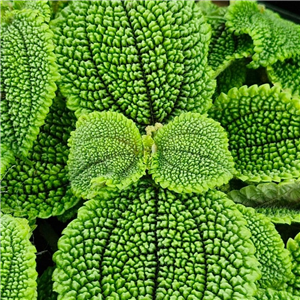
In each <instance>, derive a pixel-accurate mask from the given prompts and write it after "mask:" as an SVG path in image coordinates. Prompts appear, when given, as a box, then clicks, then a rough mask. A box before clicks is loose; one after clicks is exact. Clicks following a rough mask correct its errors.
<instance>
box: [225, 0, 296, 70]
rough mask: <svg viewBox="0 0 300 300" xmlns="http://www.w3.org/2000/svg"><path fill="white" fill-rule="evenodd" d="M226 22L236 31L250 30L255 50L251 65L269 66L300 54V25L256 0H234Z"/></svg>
mask: <svg viewBox="0 0 300 300" xmlns="http://www.w3.org/2000/svg"><path fill="white" fill-rule="evenodd" d="M226 19H227V20H228V21H227V23H226V25H227V27H228V28H229V30H230V31H231V32H234V33H235V34H239V35H242V34H249V35H250V36H251V38H252V39H253V43H254V52H255V54H254V55H253V56H252V60H253V61H252V62H251V63H250V64H249V66H251V67H253V68H258V67H259V66H264V67H266V66H269V65H272V64H274V63H275V62H277V61H283V60H285V59H288V58H291V57H294V56H295V55H297V54H298V55H299V54H300V26H299V25H296V24H294V23H293V22H290V21H287V20H284V19H281V18H280V17H279V15H278V14H275V13H273V12H272V11H270V10H268V9H265V8H264V7H263V6H262V5H258V4H257V3H256V2H255V1H234V2H233V3H232V4H231V5H230V6H229V8H228V13H227V14H226Z"/></svg>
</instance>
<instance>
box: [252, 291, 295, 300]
mask: <svg viewBox="0 0 300 300" xmlns="http://www.w3.org/2000/svg"><path fill="white" fill-rule="evenodd" d="M256 299H257V300H300V297H298V296H296V295H294V294H291V293H288V292H286V291H277V290H273V289H261V290H259V293H258V295H257V296H256Z"/></svg>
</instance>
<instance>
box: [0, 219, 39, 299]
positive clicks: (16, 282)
mask: <svg viewBox="0 0 300 300" xmlns="http://www.w3.org/2000/svg"><path fill="white" fill-rule="evenodd" d="M0 217H1V222H0V231H1V244H0V250H1V284H0V286H1V299H2V300H11V299H22V300H35V299H37V293H36V285H37V284H36V278H37V272H36V270H35V268H36V262H35V252H36V249H35V247H34V246H33V245H32V244H31V243H30V241H29V238H30V236H31V229H30V227H29V225H28V221H27V220H26V219H19V218H14V217H12V216H11V215H4V214H0Z"/></svg>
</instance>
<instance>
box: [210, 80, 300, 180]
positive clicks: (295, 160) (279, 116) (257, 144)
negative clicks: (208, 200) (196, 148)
mask: <svg viewBox="0 0 300 300" xmlns="http://www.w3.org/2000/svg"><path fill="white" fill-rule="evenodd" d="M211 116H212V117H213V118H214V119H215V120H217V121H219V122H220V123H221V125H222V126H223V127H224V128H225V129H226V131H227V133H228V138H229V150H230V151H231V153H232V156H233V158H234V161H235V168H236V169H237V175H236V176H237V177H239V178H240V179H242V180H249V181H253V182H260V181H281V180H284V179H290V178H295V179H297V178H299V176H300V99H299V98H295V99H294V98H291V96H290V94H287V93H283V92H281V91H280V88H279V87H272V88H270V86H269V85H267V84H265V85H262V86H260V87H258V86H257V85H253V86H251V87H249V88H248V87H247V86H242V87H241V88H239V89H237V88H233V89H231V90H230V91H229V92H228V94H227V95H226V94H221V95H220V97H219V98H217V99H216V101H215V106H214V107H213V109H212V110H211Z"/></svg>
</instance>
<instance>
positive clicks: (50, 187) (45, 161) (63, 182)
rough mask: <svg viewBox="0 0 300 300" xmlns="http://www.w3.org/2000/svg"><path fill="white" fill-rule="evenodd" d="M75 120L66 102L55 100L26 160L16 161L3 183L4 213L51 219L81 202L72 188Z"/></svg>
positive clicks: (2, 201) (19, 159)
mask: <svg viewBox="0 0 300 300" xmlns="http://www.w3.org/2000/svg"><path fill="white" fill-rule="evenodd" d="M75 121H76V118H75V116H74V114H73V113H72V112H71V111H69V110H68V109H67V108H66V104H65V101H64V100H62V99H61V98H60V97H57V98H55V99H54V101H53V105H52V106H51V108H50V112H49V114H48V115H47V117H46V120H45V124H44V125H43V126H42V127H41V130H40V133H39V134H38V136H37V139H36V140H35V141H34V143H33V147H32V149H31V150H30V151H29V153H28V157H27V159H26V160H25V159H21V158H16V159H15V161H14V164H13V165H12V167H10V168H9V169H8V170H7V171H6V173H5V174H4V176H3V179H2V182H1V192H2V194H1V210H2V211H3V212H5V213H10V214H13V215H14V216H17V217H25V216H26V217H34V218H36V217H38V218H49V217H50V216H57V215H60V214H62V213H63V212H64V211H65V210H67V209H69V208H70V207H73V206H74V205H75V204H76V203H77V202H78V201H79V200H80V199H79V198H78V197H76V196H74V195H73V194H72V192H71V189H70V182H69V178H68V169H67V160H68V155H69V148H68V145H67V141H68V138H69V137H70V132H71V131H72V130H74V128H75Z"/></svg>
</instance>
